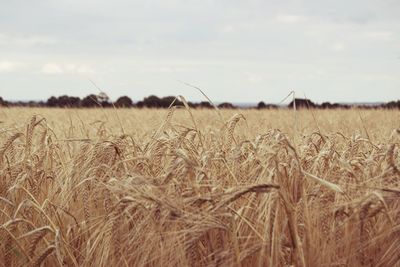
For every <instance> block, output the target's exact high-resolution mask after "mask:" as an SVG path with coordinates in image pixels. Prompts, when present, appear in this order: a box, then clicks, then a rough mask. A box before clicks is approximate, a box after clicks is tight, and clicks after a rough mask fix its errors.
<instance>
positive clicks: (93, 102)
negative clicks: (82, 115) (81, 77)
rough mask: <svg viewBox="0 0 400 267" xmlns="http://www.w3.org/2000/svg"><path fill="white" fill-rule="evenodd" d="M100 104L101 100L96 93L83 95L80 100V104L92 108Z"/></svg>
mask: <svg viewBox="0 0 400 267" xmlns="http://www.w3.org/2000/svg"><path fill="white" fill-rule="evenodd" d="M99 105H101V102H100V101H99V99H98V98H97V95H94V94H91V95H88V96H86V97H84V98H83V99H82V101H81V106H82V107H85V108H92V107H97V106H99Z"/></svg>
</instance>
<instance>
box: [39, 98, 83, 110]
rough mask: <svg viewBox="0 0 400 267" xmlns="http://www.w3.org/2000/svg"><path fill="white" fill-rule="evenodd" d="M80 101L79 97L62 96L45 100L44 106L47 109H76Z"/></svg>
mask: <svg viewBox="0 0 400 267" xmlns="http://www.w3.org/2000/svg"><path fill="white" fill-rule="evenodd" d="M80 102H81V99H80V98H79V97H74V96H67V95H62V96H59V97H54V96H52V97H50V98H49V99H47V101H46V103H45V105H46V106H48V107H61V108H64V107H73V108H77V107H79V106H80Z"/></svg>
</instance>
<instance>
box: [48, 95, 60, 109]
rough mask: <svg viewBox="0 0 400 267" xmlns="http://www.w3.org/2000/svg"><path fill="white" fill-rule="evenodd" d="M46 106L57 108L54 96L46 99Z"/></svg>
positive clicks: (56, 100)
mask: <svg viewBox="0 0 400 267" xmlns="http://www.w3.org/2000/svg"><path fill="white" fill-rule="evenodd" d="M46 105H47V106H48V107H58V99H57V97H55V96H52V97H50V98H49V99H47V102H46Z"/></svg>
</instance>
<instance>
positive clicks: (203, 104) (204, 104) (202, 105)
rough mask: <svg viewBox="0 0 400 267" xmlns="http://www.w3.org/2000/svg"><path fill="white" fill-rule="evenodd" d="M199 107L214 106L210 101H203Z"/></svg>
mask: <svg viewBox="0 0 400 267" xmlns="http://www.w3.org/2000/svg"><path fill="white" fill-rule="evenodd" d="M197 106H198V107H199V108H213V105H211V103H210V102H207V101H202V102H200V103H199V104H198V105H197Z"/></svg>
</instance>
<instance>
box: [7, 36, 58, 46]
mask: <svg viewBox="0 0 400 267" xmlns="http://www.w3.org/2000/svg"><path fill="white" fill-rule="evenodd" d="M57 43H58V41H57V40H56V39H54V38H52V37H49V36H39V35H29V36H18V35H9V34H4V33H0V45H9V46H29V47H30V46H36V45H54V44H57Z"/></svg>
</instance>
